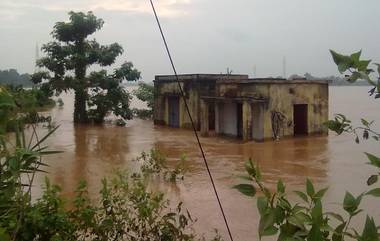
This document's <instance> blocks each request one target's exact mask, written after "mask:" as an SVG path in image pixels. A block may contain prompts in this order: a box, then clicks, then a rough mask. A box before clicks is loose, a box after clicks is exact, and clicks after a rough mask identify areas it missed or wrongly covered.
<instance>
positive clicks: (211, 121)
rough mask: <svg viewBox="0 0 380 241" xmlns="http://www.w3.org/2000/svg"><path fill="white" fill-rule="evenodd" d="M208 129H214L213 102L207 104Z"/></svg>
mask: <svg viewBox="0 0 380 241" xmlns="http://www.w3.org/2000/svg"><path fill="white" fill-rule="evenodd" d="M208 129H209V130H210V131H214V130H215V104H214V103H209V104H208Z"/></svg>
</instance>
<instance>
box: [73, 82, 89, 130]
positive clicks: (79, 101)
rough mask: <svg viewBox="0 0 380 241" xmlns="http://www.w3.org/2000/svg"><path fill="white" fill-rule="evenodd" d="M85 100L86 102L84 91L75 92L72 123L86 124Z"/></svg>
mask: <svg viewBox="0 0 380 241" xmlns="http://www.w3.org/2000/svg"><path fill="white" fill-rule="evenodd" d="M86 100H87V93H86V90H85V89H77V90H75V102H74V123H87V122H88V116H87V110H86Z"/></svg>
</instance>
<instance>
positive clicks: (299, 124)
mask: <svg viewBox="0 0 380 241" xmlns="http://www.w3.org/2000/svg"><path fill="white" fill-rule="evenodd" d="M307 112H308V108H307V104H297V105H294V106H293V123H294V135H295V136H299V135H307V134H308V128H307V122H308V118H307Z"/></svg>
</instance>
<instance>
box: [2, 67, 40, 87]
mask: <svg viewBox="0 0 380 241" xmlns="http://www.w3.org/2000/svg"><path fill="white" fill-rule="evenodd" d="M0 85H13V86H18V85H22V86H24V87H31V86H33V83H32V81H31V80H30V75H29V74H19V73H18V72H17V70H16V69H9V70H0Z"/></svg>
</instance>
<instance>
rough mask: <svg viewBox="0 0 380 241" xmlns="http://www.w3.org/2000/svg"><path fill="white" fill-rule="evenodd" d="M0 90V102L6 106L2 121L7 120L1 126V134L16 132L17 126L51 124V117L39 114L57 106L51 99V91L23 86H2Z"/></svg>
mask: <svg viewBox="0 0 380 241" xmlns="http://www.w3.org/2000/svg"><path fill="white" fill-rule="evenodd" d="M0 89H1V93H0V99H1V100H0V101H1V102H2V105H4V106H3V107H2V109H1V110H0V112H1V113H0V114H1V115H2V119H4V120H6V122H4V124H3V125H0V133H1V132H5V131H14V130H15V129H16V125H21V126H23V125H25V124H31V123H41V122H47V123H51V117H50V116H43V115H41V114H39V113H38V111H40V110H44V109H47V108H50V107H53V106H54V105H55V102H54V100H53V99H51V96H52V93H51V92H50V91H49V90H46V89H44V88H40V87H38V86H34V87H33V88H31V89H24V88H23V87H22V86H12V85H8V86H0ZM4 108H6V109H4ZM8 114H11V115H8ZM9 118H10V119H9Z"/></svg>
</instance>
